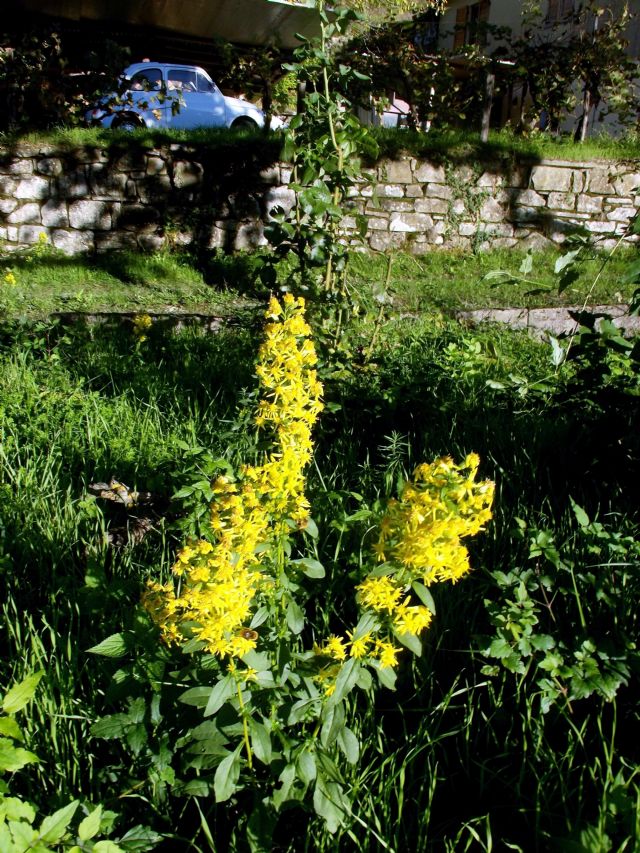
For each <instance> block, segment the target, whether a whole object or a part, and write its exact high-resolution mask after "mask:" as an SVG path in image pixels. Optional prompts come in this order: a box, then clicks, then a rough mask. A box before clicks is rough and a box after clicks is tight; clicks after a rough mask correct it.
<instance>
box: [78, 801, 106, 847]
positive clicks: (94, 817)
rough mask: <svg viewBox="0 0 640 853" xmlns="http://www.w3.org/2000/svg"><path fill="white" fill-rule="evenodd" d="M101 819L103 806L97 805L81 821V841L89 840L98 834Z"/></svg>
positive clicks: (79, 833) (79, 836) (79, 835)
mask: <svg viewBox="0 0 640 853" xmlns="http://www.w3.org/2000/svg"><path fill="white" fill-rule="evenodd" d="M101 819H102V806H97V807H96V808H95V809H94V810H93V811H92V812H90V813H89V814H88V815H87V816H86V817H85V819H84V820H82V821H80V826H79V827H78V838H79V839H80V841H89V839H90V838H93V836H94V835H97V833H98V831H99V829H100V821H101Z"/></svg>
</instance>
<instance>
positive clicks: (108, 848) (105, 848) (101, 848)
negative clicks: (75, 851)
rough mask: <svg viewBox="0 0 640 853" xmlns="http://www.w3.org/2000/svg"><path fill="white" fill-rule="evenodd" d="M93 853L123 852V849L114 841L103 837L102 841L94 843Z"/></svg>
mask: <svg viewBox="0 0 640 853" xmlns="http://www.w3.org/2000/svg"><path fill="white" fill-rule="evenodd" d="M93 853H125V851H124V849H123V848H122V847H120V846H119V845H118V844H116V843H115V841H109V839H104V840H103V841H98V842H96V843H95V844H94V846H93Z"/></svg>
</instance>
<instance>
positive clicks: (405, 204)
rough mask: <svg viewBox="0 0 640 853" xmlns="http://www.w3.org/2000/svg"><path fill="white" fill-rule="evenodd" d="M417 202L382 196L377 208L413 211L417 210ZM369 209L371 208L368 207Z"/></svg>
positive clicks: (391, 210)
mask: <svg viewBox="0 0 640 853" xmlns="http://www.w3.org/2000/svg"><path fill="white" fill-rule="evenodd" d="M416 203H417V202H413V201H403V200H402V199H395V198H382V199H380V200H379V201H378V205H377V209H378V210H388V211H390V212H394V213H396V212H398V211H404V212H406V213H411V212H412V211H413V210H415V206H414V205H415V204H416ZM367 209H369V208H367Z"/></svg>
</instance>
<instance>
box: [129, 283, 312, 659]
mask: <svg viewBox="0 0 640 853" xmlns="http://www.w3.org/2000/svg"><path fill="white" fill-rule="evenodd" d="M266 316H267V319H268V320H269V321H270V322H269V323H268V324H267V326H266V329H265V340H264V343H263V344H262V346H261V348H260V352H259V356H258V364H257V368H256V372H257V374H258V378H259V381H260V388H261V399H260V402H259V404H258V410H257V415H256V423H257V425H258V426H260V427H270V428H271V430H272V438H273V441H274V449H273V450H272V452H271V453H270V454H268V456H267V458H266V459H265V461H264V463H263V464H262V465H257V466H252V465H247V466H244V467H243V468H242V470H241V472H240V477H239V479H238V481H237V482H234V481H232V480H231V479H230V478H229V477H218V479H217V480H216V481H215V482H214V483H213V492H214V495H215V498H214V500H213V502H212V505H211V518H210V529H211V542H209V541H207V540H201V541H199V542H197V543H195V544H193V545H187V546H186V547H185V548H183V549H182V551H180V553H179V554H178V559H177V562H176V564H175V566H174V567H173V574H174V576H175V577H176V578H178V589H177V591H175V589H174V583H173V582H170V583H168V584H164V585H162V584H157V583H151V584H149V586H148V589H147V592H146V594H145V596H144V598H143V603H144V606H145V607H146V609H147V611H148V612H149V613H150V614H151V616H152V618H153V620H154V621H155V622H156V624H158V626H159V627H160V629H161V632H162V635H163V637H164V639H165V640H166V641H168V642H172V641H176V642H180V641H182V640H184V639H187V638H193V639H196V640H198V641H200V642H201V643H202V644H203V648H205V649H206V650H207V651H209V652H210V653H211V654H214V655H218V656H220V657H223V656H231V657H242V656H243V655H244V654H246V653H247V652H248V651H249V650H250V649H252V648H255V645H256V640H257V633H256V632H255V631H252V630H251V629H250V628H249V627H247V626H248V623H249V621H250V615H251V612H252V609H253V607H254V605H255V599H256V596H257V595H259V594H260V593H261V592H265V591H267V590H268V589H269V588H270V587H271V585H272V584H273V578H272V577H271V575H270V574H269V571H268V566H267V565H266V562H267V561H266V560H265V555H266V554H268V548H264V547H262V548H260V547H259V546H264V545H265V543H269V542H271V541H273V539H274V538H275V537H277V536H280V535H282V533H283V532H284V531H285V529H286V521H287V519H292V520H293V521H295V522H296V524H297V525H298V526H304V524H305V522H306V520H307V519H308V514H309V505H308V502H307V500H306V497H305V494H304V486H305V478H304V469H305V467H306V465H307V464H308V462H309V460H310V457H311V451H312V443H311V429H312V427H313V424H314V423H315V420H316V419H317V417H318V414H319V412H320V411H321V409H322V403H321V401H320V396H321V394H322V386H321V385H320V383H319V382H318V379H317V375H316V370H315V365H316V360H317V359H316V353H315V349H314V347H313V344H312V342H311V341H310V340H309V339H308V335H309V331H310V330H309V327H308V325H307V323H306V321H305V319H304V300H303V299H301V298H298V299H296V298H294V297H293V296H291V295H290V294H287V295H286V296H285V298H284V305H281V304H280V303H279V302H278V301H277V300H276V299H271V301H270V303H269V309H268V311H267V315H266Z"/></svg>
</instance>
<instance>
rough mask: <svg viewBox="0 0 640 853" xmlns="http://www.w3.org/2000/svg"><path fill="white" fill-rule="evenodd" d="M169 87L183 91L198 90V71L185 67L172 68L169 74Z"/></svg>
mask: <svg viewBox="0 0 640 853" xmlns="http://www.w3.org/2000/svg"><path fill="white" fill-rule="evenodd" d="M167 88H168V89H173V90H178V91H181V92H196V91H197V83H196V72H195V71H187V70H186V69H184V68H171V69H170V70H169V73H168V74H167Z"/></svg>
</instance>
